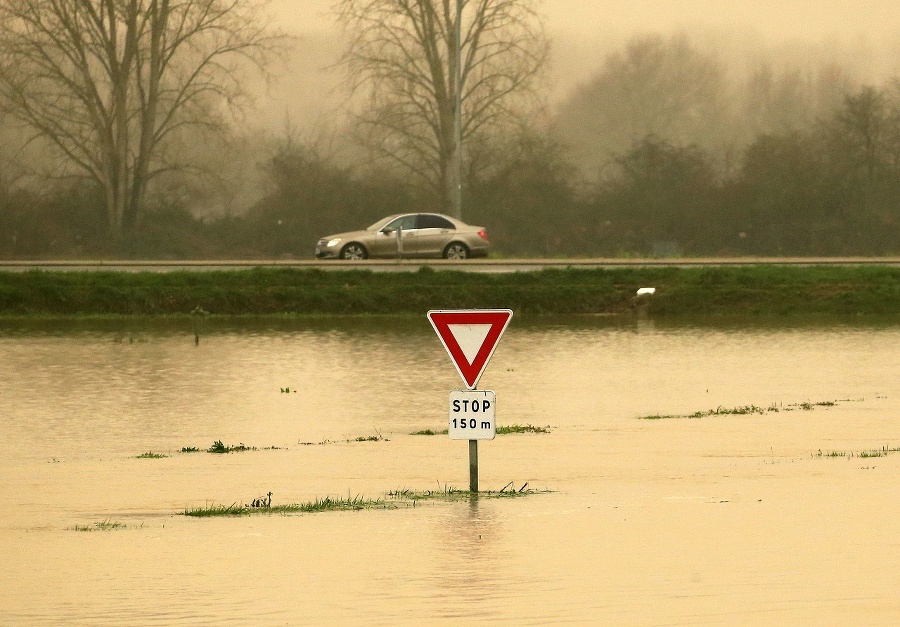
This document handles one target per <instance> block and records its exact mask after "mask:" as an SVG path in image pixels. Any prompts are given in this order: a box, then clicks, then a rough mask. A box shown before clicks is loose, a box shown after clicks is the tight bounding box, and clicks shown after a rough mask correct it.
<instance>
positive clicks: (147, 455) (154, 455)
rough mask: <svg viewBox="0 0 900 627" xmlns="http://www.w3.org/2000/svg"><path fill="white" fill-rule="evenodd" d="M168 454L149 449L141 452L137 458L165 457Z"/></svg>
mask: <svg viewBox="0 0 900 627" xmlns="http://www.w3.org/2000/svg"><path fill="white" fill-rule="evenodd" d="M166 457H168V455H163V454H162V453H154V452H153V451H147V452H146V453H141V454H140V455H138V456H137V459H165V458H166Z"/></svg>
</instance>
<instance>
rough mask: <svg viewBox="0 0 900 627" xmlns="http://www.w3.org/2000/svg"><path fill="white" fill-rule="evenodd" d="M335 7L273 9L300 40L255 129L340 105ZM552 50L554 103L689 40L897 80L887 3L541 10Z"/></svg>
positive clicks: (698, 3) (600, 4)
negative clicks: (646, 48) (619, 55)
mask: <svg viewBox="0 0 900 627" xmlns="http://www.w3.org/2000/svg"><path fill="white" fill-rule="evenodd" d="M333 5H334V0H273V2H272V5H271V11H272V15H273V17H274V18H275V20H276V21H277V22H278V23H279V24H281V25H282V27H283V28H284V29H285V30H286V31H287V32H289V33H291V34H292V35H295V36H296V37H297V38H298V41H297V50H296V56H295V57H294V62H292V63H291V64H290V66H289V67H287V68H284V69H283V70H282V73H281V76H280V77H279V79H278V80H277V81H276V82H275V83H274V84H273V85H272V87H271V90H270V91H269V92H268V93H267V94H266V95H265V96H263V97H261V98H260V100H259V105H260V107H261V111H260V115H259V118H258V120H259V121H260V123H262V124H263V125H264V126H267V127H268V126H271V125H272V124H273V123H274V122H275V121H276V120H280V121H281V122H284V119H285V115H286V114H289V115H290V118H291V121H292V123H294V124H297V125H301V126H303V127H308V126H310V125H315V124H316V123H321V120H322V118H323V116H326V117H329V118H332V117H333V116H334V115H335V110H336V109H338V108H339V107H340V106H341V104H342V103H343V102H344V100H343V96H342V93H341V92H340V89H339V86H340V75H339V72H337V71H336V70H334V69H333V65H334V63H335V62H336V61H337V60H338V59H339V57H340V54H341V34H340V30H339V28H338V26H337V25H336V23H335V20H334V17H333V15H332V14H331V9H332V7H333ZM540 6H541V11H542V13H543V14H544V17H545V24H546V29H547V35H548V36H549V38H550V40H551V42H552V57H551V63H550V68H549V70H550V71H549V81H548V85H547V88H548V95H549V98H550V102H551V103H559V102H560V101H561V100H563V99H564V98H565V97H566V96H567V95H569V94H570V93H571V91H572V90H573V89H574V88H575V87H576V86H577V85H578V84H579V83H581V82H583V81H586V80H588V79H589V78H590V77H591V75H592V74H594V73H596V72H598V71H599V70H600V69H601V67H602V65H603V62H604V59H605V57H606V56H607V55H608V54H609V53H610V52H612V51H613V50H616V49H618V48H621V47H622V46H623V45H624V44H625V43H626V42H627V41H629V40H630V39H631V38H633V37H635V36H636V35H646V34H650V33H658V34H663V35H666V36H668V35H671V34H673V33H686V34H687V35H688V36H689V37H690V39H691V40H692V41H693V42H694V43H695V44H696V45H699V46H702V47H705V48H707V49H710V50H715V51H716V53H717V54H719V55H721V56H722V57H723V58H724V59H727V60H728V62H729V66H730V67H731V71H733V72H735V71H742V70H743V69H744V68H745V66H746V64H748V63H752V62H753V61H754V60H758V59H760V58H763V57H765V58H771V59H775V60H781V61H783V62H793V63H797V64H807V65H809V64H812V63H814V62H817V61H822V60H829V61H836V62H840V63H841V64H842V65H845V66H851V69H852V70H853V71H854V72H855V73H856V75H857V76H858V77H859V78H860V79H861V80H862V81H863V82H880V81H881V80H883V79H884V78H885V77H887V76H891V75H893V74H897V73H898V70H900V7H898V4H897V2H893V1H891V0H859V1H858V2H852V1H847V0H665V1H663V0H628V1H622V0H545V1H544V2H541V3H540Z"/></svg>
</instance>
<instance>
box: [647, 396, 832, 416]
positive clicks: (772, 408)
mask: <svg viewBox="0 0 900 627" xmlns="http://www.w3.org/2000/svg"><path fill="white" fill-rule="evenodd" d="M839 402H847V401H846V400H844V401H819V402H817V403H809V402H803V403H791V404H789V405H784V404H782V403H772V404H771V405H769V406H768V407H765V408H763V407H759V406H757V405H742V406H739V407H722V406H721V405H720V406H719V407H716V408H715V409H708V410H706V411H696V412H694V413H693V414H651V415H649V416H639V417H638V419H639V420H672V419H679V418H681V419H684V418H688V419H697V418H706V417H708V416H729V415H732V416H746V415H749V414H760V415H762V414H768V413H777V412H782V411H796V410H801V411H812V410H813V409H815V408H816V407H834V406H836V405H837V404H838V403H839Z"/></svg>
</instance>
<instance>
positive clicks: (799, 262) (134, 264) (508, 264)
mask: <svg viewBox="0 0 900 627" xmlns="http://www.w3.org/2000/svg"><path fill="white" fill-rule="evenodd" d="M759 265H782V266H893V267H898V266H900V257H815V258H813V257H734V258H722V259H719V258H677V259H615V258H611V259H469V260H466V261H447V260H443V259H434V260H432V259H415V260H413V259H409V260H407V259H404V260H366V261H316V260H302V261H301V260H263V259H260V260H250V261H247V260H217V261H209V260H200V261H197V260H180V261H152V260H94V261H91V260H77V261H74V260H45V261H3V260H0V271H2V272H25V271H29V270H47V271H57V272H59V271H98V270H106V271H110V270H111V271H120V272H175V271H183V270H188V271H214V270H242V269H249V268H302V269H311V268H317V269H320V270H371V271H376V272H415V271H417V270H419V268H421V267H423V266H428V267H431V268H434V269H435V270H461V271H465V272H485V273H500V272H525V271H533V270H544V269H549V268H558V269H565V268H583V269H591V268H608V269H611V268H646V267H666V268H690V267H726V266H759Z"/></svg>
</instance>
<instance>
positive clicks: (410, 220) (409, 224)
mask: <svg viewBox="0 0 900 627" xmlns="http://www.w3.org/2000/svg"><path fill="white" fill-rule="evenodd" d="M384 228H385V229H391V230H392V231H396V230H397V229H403V230H404V231H409V230H411V229H414V228H416V216H415V214H413V215H408V216H400V217H399V218H397V219H396V220H392V221H391V222H390V224H388V225H387V226H385V227H384ZM382 230H384V229H382Z"/></svg>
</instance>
